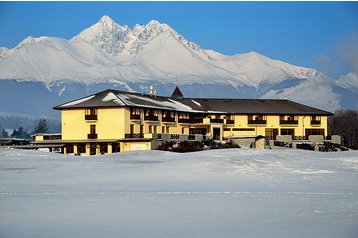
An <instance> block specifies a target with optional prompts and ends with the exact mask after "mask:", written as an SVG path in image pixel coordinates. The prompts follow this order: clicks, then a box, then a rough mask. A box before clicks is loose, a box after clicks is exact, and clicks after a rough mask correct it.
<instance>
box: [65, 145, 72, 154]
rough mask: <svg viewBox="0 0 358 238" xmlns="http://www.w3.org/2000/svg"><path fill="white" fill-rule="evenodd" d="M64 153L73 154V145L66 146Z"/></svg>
mask: <svg viewBox="0 0 358 238" xmlns="http://www.w3.org/2000/svg"><path fill="white" fill-rule="evenodd" d="M66 153H67V154H73V145H66Z"/></svg>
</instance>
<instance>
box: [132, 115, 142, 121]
mask: <svg viewBox="0 0 358 238" xmlns="http://www.w3.org/2000/svg"><path fill="white" fill-rule="evenodd" d="M131 120H140V115H139V114H131Z"/></svg>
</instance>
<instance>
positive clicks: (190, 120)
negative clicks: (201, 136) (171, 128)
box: [178, 118, 203, 124]
mask: <svg viewBox="0 0 358 238" xmlns="http://www.w3.org/2000/svg"><path fill="white" fill-rule="evenodd" d="M178 122H179V123H190V124H195V123H203V119H193V118H179V120H178Z"/></svg>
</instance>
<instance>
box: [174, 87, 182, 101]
mask: <svg viewBox="0 0 358 238" xmlns="http://www.w3.org/2000/svg"><path fill="white" fill-rule="evenodd" d="M171 97H172V98H175V99H183V98H184V95H183V93H182V92H181V91H180V89H179V87H178V86H176V87H175V89H174V91H173V93H172V96H171Z"/></svg>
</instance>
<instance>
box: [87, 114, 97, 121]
mask: <svg viewBox="0 0 358 238" xmlns="http://www.w3.org/2000/svg"><path fill="white" fill-rule="evenodd" d="M85 119H86V120H97V115H85Z"/></svg>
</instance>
